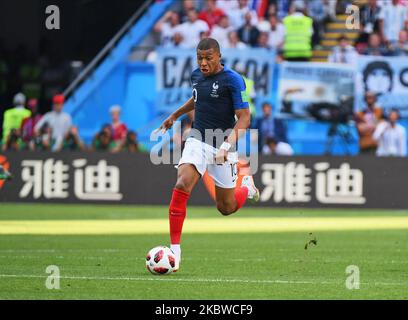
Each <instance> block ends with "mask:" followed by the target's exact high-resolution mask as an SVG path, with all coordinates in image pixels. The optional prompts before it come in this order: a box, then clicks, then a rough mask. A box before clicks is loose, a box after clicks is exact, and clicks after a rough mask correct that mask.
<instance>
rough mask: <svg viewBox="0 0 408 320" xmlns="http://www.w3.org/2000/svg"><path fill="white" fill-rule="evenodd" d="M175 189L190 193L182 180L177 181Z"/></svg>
mask: <svg viewBox="0 0 408 320" xmlns="http://www.w3.org/2000/svg"><path fill="white" fill-rule="evenodd" d="M175 188H176V189H177V190H181V191H184V192H188V193H190V192H191V190H190V189H191V188H190V187H189V186H188V184H187V183H186V182H185V180H184V179H182V178H179V179H177V182H176V185H175Z"/></svg>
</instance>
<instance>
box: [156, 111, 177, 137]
mask: <svg viewBox="0 0 408 320" xmlns="http://www.w3.org/2000/svg"><path fill="white" fill-rule="evenodd" d="M176 120H177V118H176V117H175V116H173V115H170V117H168V118H167V119H166V120H164V121H163V123H162V124H161V126H160V127H159V128H158V129H157V130H156V132H157V131H161V132H162V133H166V131H167V130H169V129H171V127H172V126H173V124H174V122H175V121H176Z"/></svg>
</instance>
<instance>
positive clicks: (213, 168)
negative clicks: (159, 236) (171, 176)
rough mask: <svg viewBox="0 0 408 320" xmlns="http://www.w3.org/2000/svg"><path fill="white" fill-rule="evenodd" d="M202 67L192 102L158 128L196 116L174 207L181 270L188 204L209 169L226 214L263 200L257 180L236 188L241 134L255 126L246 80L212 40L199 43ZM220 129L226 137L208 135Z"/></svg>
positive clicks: (171, 219) (196, 72) (176, 250)
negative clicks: (225, 61)
mask: <svg viewBox="0 0 408 320" xmlns="http://www.w3.org/2000/svg"><path fill="white" fill-rule="evenodd" d="M197 62H198V66H199V68H198V69H196V70H194V71H193V73H192V75H191V83H192V86H193V90H192V97H191V98H190V99H189V100H188V101H187V102H186V103H184V105H182V106H181V107H180V108H179V109H177V110H176V111H175V112H174V113H172V114H171V115H170V116H169V117H168V118H167V119H166V120H165V121H164V122H163V123H162V125H161V126H160V127H159V129H158V130H162V131H163V132H165V131H166V130H168V129H170V128H171V127H172V126H173V123H174V122H175V121H176V120H177V119H178V118H179V117H180V116H181V115H183V114H185V113H188V112H190V111H192V110H194V111H195V119H194V123H193V128H192V130H191V131H192V132H194V133H192V134H190V137H189V138H188V139H187V140H186V143H185V148H184V150H183V154H182V157H181V159H180V162H179V164H178V174H177V182H176V185H175V187H174V189H173V195H172V198H171V202H170V208H169V223H170V240H171V250H172V251H173V252H174V253H175V255H176V257H177V261H176V269H178V268H179V263H180V259H181V249H180V237H181V232H182V228H183V223H184V218H185V216H186V206H187V201H188V198H189V196H190V193H191V191H192V190H193V188H194V187H195V185H196V184H197V182H198V181H199V180H200V178H201V177H202V176H203V175H204V173H205V172H206V171H207V170H208V173H209V175H210V176H211V177H212V178H213V179H214V182H215V194H216V202H217V209H218V210H219V211H220V212H221V213H222V214H223V215H230V214H232V213H234V212H236V211H237V210H238V209H240V208H241V207H242V206H243V205H244V204H245V202H246V200H247V199H251V200H253V201H258V200H259V191H258V189H257V188H256V187H255V185H254V182H253V179H252V177H251V176H245V177H243V179H242V185H241V187H239V188H235V187H236V180H237V174H238V172H237V171H238V170H237V163H238V153H237V152H236V151H235V150H236V149H235V147H236V142H237V140H238V138H239V134H240V133H242V132H243V131H244V130H245V129H247V128H248V127H249V124H250V117H251V116H250V111H249V105H248V99H247V97H246V94H245V82H244V79H243V78H242V76H241V75H239V74H238V73H237V72H235V71H233V70H231V69H229V68H227V67H226V66H224V65H223V64H221V53H220V46H219V44H218V42H217V41H216V40H214V39H212V38H205V39H203V40H201V41H200V43H199V44H198V46H197ZM236 119H237V120H236ZM217 129H218V133H219V132H220V131H222V132H223V133H222V134H221V135H220V134H213V135H211V134H208V132H210V133H211V132H215V130H217ZM220 129H221V130H220ZM191 135H192V136H191Z"/></svg>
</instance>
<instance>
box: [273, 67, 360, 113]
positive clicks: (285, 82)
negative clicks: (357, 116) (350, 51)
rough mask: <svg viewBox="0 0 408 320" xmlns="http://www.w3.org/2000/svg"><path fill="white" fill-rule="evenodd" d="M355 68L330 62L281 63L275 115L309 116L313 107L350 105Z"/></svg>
mask: <svg viewBox="0 0 408 320" xmlns="http://www.w3.org/2000/svg"><path fill="white" fill-rule="evenodd" d="M354 74H355V71H354V68H352V67H349V66H347V65H340V64H332V63H317V62H316V63H308V62H284V63H282V65H281V67H280V77H279V84H278V86H279V88H278V108H277V110H276V111H277V116H279V117H289V118H291V117H295V118H308V117H311V116H313V111H311V110H315V109H316V108H315V107H319V106H321V107H326V108H328V109H330V107H332V106H333V108H337V107H339V108H340V107H342V108H347V106H349V108H348V109H351V110H349V111H352V108H353V103H354Z"/></svg>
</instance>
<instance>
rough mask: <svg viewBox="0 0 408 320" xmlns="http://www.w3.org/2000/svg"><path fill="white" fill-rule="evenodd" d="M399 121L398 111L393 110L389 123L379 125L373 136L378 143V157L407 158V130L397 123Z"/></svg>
mask: <svg viewBox="0 0 408 320" xmlns="http://www.w3.org/2000/svg"><path fill="white" fill-rule="evenodd" d="M398 119H399V113H398V110H391V113H390V115H389V117H388V121H383V122H380V123H379V124H378V125H377V128H376V129H375V131H374V135H373V138H374V139H375V140H376V141H377V142H378V148H377V153H376V154H377V156H380V157H390V156H393V157H405V156H406V155H407V134H406V130H405V128H404V127H403V126H402V125H400V124H398V123H397V121H398Z"/></svg>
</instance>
